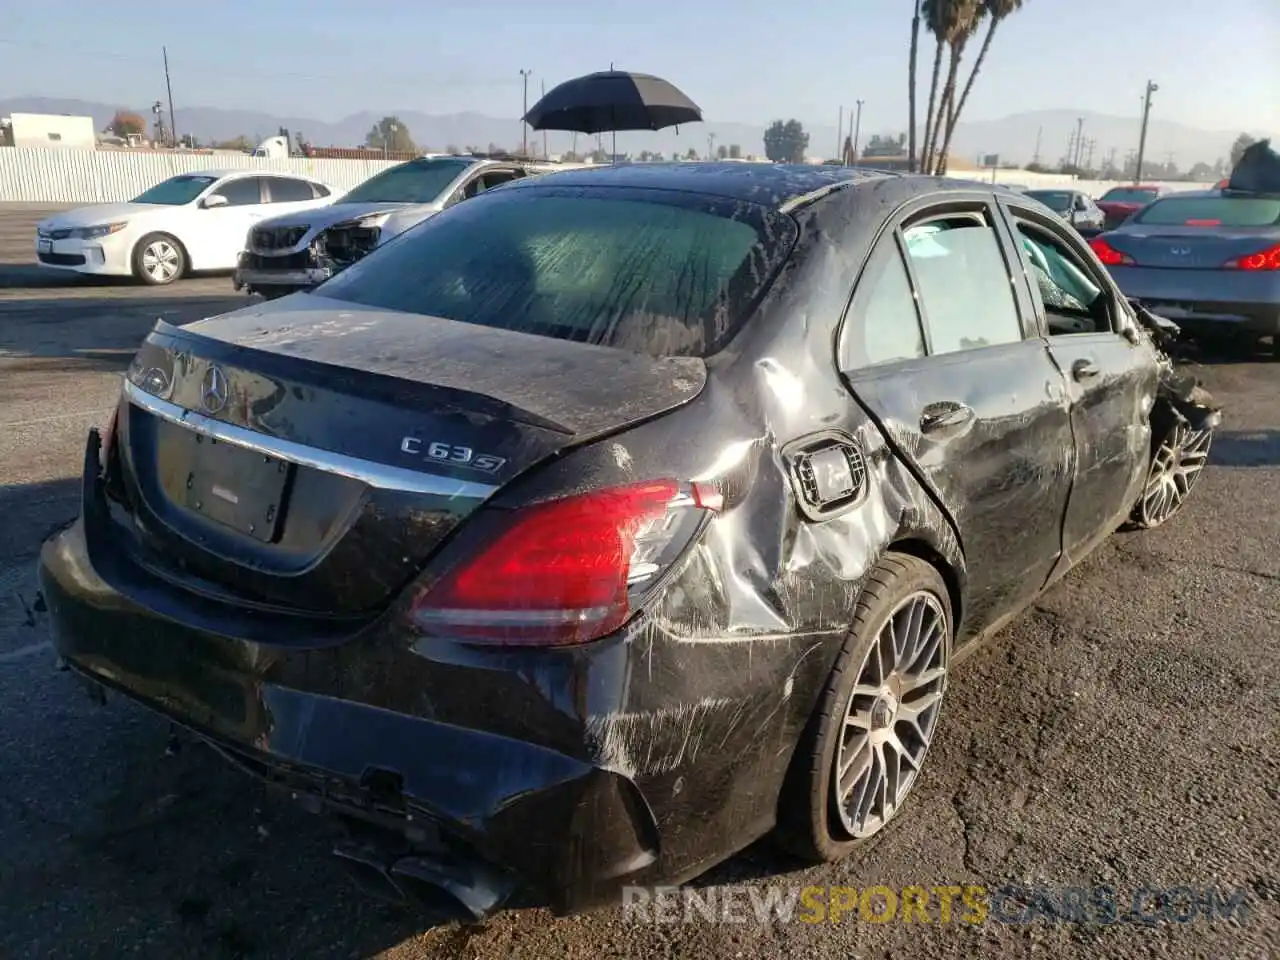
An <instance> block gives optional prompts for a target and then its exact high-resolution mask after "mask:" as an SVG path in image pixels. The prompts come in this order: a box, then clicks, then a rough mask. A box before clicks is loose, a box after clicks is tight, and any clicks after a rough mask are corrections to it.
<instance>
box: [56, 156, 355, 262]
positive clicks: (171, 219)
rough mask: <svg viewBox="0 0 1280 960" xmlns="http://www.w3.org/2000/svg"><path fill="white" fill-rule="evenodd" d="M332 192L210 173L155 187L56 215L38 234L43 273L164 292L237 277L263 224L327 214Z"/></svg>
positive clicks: (293, 181) (307, 184) (264, 176)
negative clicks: (183, 280)
mask: <svg viewBox="0 0 1280 960" xmlns="http://www.w3.org/2000/svg"><path fill="white" fill-rule="evenodd" d="M334 199H335V197H334V195H333V191H332V190H331V189H330V188H329V187H327V186H325V185H324V184H323V183H320V182H318V181H315V180H311V179H309V178H307V177H301V176H298V175H296V174H289V173H261V172H258V171H254V170H206V171H201V172H198V173H183V174H179V175H178V176H176V177H170V178H169V179H168V180H165V181H163V182H162V183H158V184H156V185H155V186H154V187H152V188H151V189H150V190H148V191H146V192H145V193H143V194H142V195H141V196H138V197H135V198H134V199H133V200H132V201H130V202H129V203H100V204H94V205H93V206H89V207H78V208H76V209H75V210H67V211H64V212H63V213H58V214H55V215H54V216H52V217H50V218H49V219H47V220H44V221H43V222H41V223H40V224H39V226H37V227H36V257H37V259H38V260H39V261H40V263H41V265H43V266H46V267H52V268H54V269H58V270H72V271H75V272H77V273H92V274H99V275H102V276H118V277H127V276H133V277H137V278H138V279H139V280H141V281H142V282H143V283H149V284H157V285H160V284H167V283H172V282H173V281H174V280H177V279H178V278H179V277H181V276H183V275H185V274H187V273H193V272H197V271H204V270H232V269H234V268H235V265H236V258H237V257H239V255H240V251H241V250H243V249H244V246H245V237H246V236H247V235H248V233H249V230H250V228H251V227H252V226H253V224H254V223H256V222H257V221H258V220H262V219H264V218H266V217H276V216H280V215H281V214H287V213H292V212H294V211H299V210H307V209H310V208H312V207H323V206H325V205H327V204H330V203H332V202H333V201H334Z"/></svg>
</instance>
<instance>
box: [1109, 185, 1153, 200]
mask: <svg viewBox="0 0 1280 960" xmlns="http://www.w3.org/2000/svg"><path fill="white" fill-rule="evenodd" d="M1155 198H1156V192H1155V191H1154V190H1135V189H1134V188H1132V187H1112V188H1111V189H1110V190H1108V191H1107V192H1106V193H1104V194H1103V195H1102V197H1101V199H1103V200H1105V201H1107V202H1109V203H1150V202H1151V201H1152V200H1154V199H1155Z"/></svg>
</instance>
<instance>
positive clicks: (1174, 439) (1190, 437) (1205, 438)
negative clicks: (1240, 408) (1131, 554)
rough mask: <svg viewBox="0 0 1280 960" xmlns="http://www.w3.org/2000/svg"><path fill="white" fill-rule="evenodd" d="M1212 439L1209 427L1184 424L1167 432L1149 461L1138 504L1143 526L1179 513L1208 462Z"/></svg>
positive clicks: (1153, 524)
mask: <svg viewBox="0 0 1280 960" xmlns="http://www.w3.org/2000/svg"><path fill="white" fill-rule="evenodd" d="M1212 440H1213V431H1212V430H1193V429H1191V427H1190V426H1188V425H1187V424H1185V423H1179V424H1177V425H1175V426H1174V428H1173V429H1172V430H1171V431H1170V432H1169V435H1168V436H1167V437H1166V438H1165V439H1164V441H1163V442H1162V443H1161V444H1160V448H1159V449H1158V450H1156V455H1155V457H1154V458H1153V459H1152V461H1151V471H1150V473H1148V474H1147V485H1146V487H1145V489H1144V490H1143V491H1142V500H1141V501H1140V502H1139V504H1138V520H1139V522H1140V523H1141V524H1142V525H1143V526H1145V527H1156V526H1159V525H1160V524H1162V523H1164V522H1165V521H1166V520H1168V519H1169V518H1170V517H1172V516H1173V515H1174V514H1175V513H1177V512H1178V510H1179V508H1181V506H1182V504H1183V502H1184V501H1185V500H1186V499H1187V494H1189V493H1190V492H1191V488H1192V487H1194V486H1195V484H1196V480H1198V479H1199V477H1200V473H1201V472H1202V471H1203V470H1204V465H1205V463H1206V462H1208V459H1209V445H1210V443H1211V442H1212Z"/></svg>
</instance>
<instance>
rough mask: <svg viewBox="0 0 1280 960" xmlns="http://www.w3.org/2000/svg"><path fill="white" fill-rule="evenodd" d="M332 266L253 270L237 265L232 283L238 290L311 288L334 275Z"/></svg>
mask: <svg viewBox="0 0 1280 960" xmlns="http://www.w3.org/2000/svg"><path fill="white" fill-rule="evenodd" d="M333 274H334V270H333V268H331V267H312V268H310V269H306V270H251V269H248V268H245V267H237V268H236V270H235V273H234V274H233V275H232V278H231V279H232V283H234V284H235V288H236V289H237V290H241V289H244V288H246V287H247V288H249V289H260V288H262V287H288V288H290V289H292V290H309V289H311V288H312V287H315V286H319V285H320V284H322V283H324V282H325V281H326V280H328V279H329V278H330V277H331V276H333Z"/></svg>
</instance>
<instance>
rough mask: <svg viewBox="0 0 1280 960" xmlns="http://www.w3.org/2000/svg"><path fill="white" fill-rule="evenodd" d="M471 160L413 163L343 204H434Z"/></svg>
mask: <svg viewBox="0 0 1280 960" xmlns="http://www.w3.org/2000/svg"><path fill="white" fill-rule="evenodd" d="M473 162H474V161H471V160H462V159H458V160H452V159H450V160H410V161H409V162H408V163H402V164H400V166H398V167H392V168H391V169H390V170H384V171H383V172H382V173H379V174H377V175H376V176H373V177H370V178H369V179H368V180H366V181H365V182H364V183H362V184H360V186H358V187H356V188H355V189H354V190H352V191H351V192H350V193H348V194H347V195H346V196H345V197H343V198H342V199H341V200H339V201H338V202H339V203H434V202H435V201H436V200H437V199H439V198H440V193H441V192H442V191H443V190H444V188H445V187H447V186H448V185H449V184H451V183H453V181H454V179H455V178H456V177H457V176H458V174H460V173H462V171H463V170H465V169H467V167H469V166H471V165H472V163H473Z"/></svg>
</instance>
